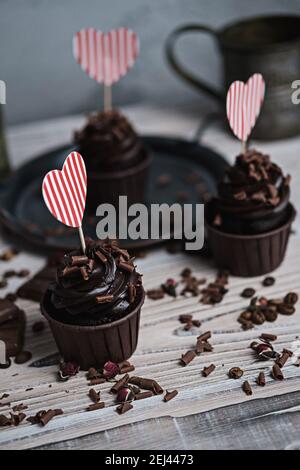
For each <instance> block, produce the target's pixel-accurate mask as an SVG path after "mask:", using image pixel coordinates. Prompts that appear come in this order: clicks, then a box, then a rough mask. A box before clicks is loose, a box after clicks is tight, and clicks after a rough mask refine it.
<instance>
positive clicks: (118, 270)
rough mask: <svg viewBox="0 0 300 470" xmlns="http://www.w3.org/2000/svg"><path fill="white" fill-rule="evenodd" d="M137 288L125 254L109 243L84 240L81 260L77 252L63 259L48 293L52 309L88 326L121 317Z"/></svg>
mask: <svg viewBox="0 0 300 470" xmlns="http://www.w3.org/2000/svg"><path fill="white" fill-rule="evenodd" d="M140 287H141V276H140V274H138V273H137V272H136V270H135V267H134V265H133V259H131V258H130V256H129V254H128V252H127V251H126V250H122V249H120V248H119V247H118V245H117V244H116V242H113V241H112V242H110V241H107V242H95V241H92V240H88V241H87V248H86V255H85V256H83V255H82V254H81V253H80V251H74V252H72V253H70V254H68V255H65V256H64V259H63V262H62V264H61V265H60V266H59V268H58V270H57V279H56V282H55V283H53V284H52V285H51V286H50V288H49V290H50V292H51V303H52V305H53V306H54V307H55V309H57V310H60V311H61V312H62V315H65V314H67V315H68V316H71V317H76V318H77V320H78V321H79V322H80V323H82V322H83V323H85V321H87V323H89V321H90V320H95V321H98V320H99V321H100V322H102V321H101V320H104V319H105V322H106V321H113V320H115V319H117V318H120V317H121V316H123V315H124V314H125V313H126V312H127V310H128V309H129V308H130V306H131V304H134V302H135V299H136V296H137V291H138V289H139V288H140ZM57 317H58V318H59V313H58V315H57ZM108 317H109V319H110V320H108V319H107V318H108Z"/></svg>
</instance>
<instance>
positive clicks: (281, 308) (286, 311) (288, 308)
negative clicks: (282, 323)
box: [277, 304, 296, 315]
mask: <svg viewBox="0 0 300 470" xmlns="http://www.w3.org/2000/svg"><path fill="white" fill-rule="evenodd" d="M277 310H278V312H279V313H281V315H293V313H295V311H296V310H295V307H293V306H292V305H288V304H281V305H278V307H277Z"/></svg>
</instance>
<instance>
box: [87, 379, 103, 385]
mask: <svg viewBox="0 0 300 470" xmlns="http://www.w3.org/2000/svg"><path fill="white" fill-rule="evenodd" d="M104 382H106V380H105V379H104V378H101V377H99V378H96V379H92V380H91V381H90V382H89V384H88V385H89V386H93V385H100V384H104Z"/></svg>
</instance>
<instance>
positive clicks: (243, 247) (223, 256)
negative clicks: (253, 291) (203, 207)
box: [206, 204, 296, 277]
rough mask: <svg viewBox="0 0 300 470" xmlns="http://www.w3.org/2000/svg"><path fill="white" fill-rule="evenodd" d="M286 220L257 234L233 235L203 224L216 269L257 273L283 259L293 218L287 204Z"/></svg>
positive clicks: (273, 267) (279, 262) (238, 273)
mask: <svg viewBox="0 0 300 470" xmlns="http://www.w3.org/2000/svg"><path fill="white" fill-rule="evenodd" d="M288 211H289V212H288V213H289V216H288V220H287V221H286V222H285V224H283V225H282V226H280V227H279V228H277V229H275V230H271V231H269V232H266V233H263V234H259V235H236V234H230V233H226V232H222V231H221V230H218V229H216V228H215V227H213V226H212V225H211V224H210V223H208V222H207V223H206V229H207V238H208V244H209V247H210V249H211V252H212V255H213V258H214V261H215V263H216V265H217V267H219V268H224V269H228V270H229V271H230V273H231V274H232V275H234V276H243V277H250V276H260V275H262V274H267V273H269V272H271V271H273V270H274V269H276V268H277V267H278V266H279V265H280V264H281V263H282V261H283V259H284V256H285V253H286V248H287V244H288V240H289V236H290V231H291V225H292V222H293V221H294V219H295V216H296V211H295V209H294V207H293V206H292V205H291V204H289V206H288Z"/></svg>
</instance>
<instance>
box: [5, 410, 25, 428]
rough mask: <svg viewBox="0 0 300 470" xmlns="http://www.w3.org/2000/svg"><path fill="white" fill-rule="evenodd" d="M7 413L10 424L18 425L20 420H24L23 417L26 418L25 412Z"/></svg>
mask: <svg viewBox="0 0 300 470" xmlns="http://www.w3.org/2000/svg"><path fill="white" fill-rule="evenodd" d="M9 414H10V419H11V424H12V425H13V426H19V424H21V423H22V421H24V419H25V418H26V414H25V413H18V414H14V413H9Z"/></svg>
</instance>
